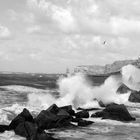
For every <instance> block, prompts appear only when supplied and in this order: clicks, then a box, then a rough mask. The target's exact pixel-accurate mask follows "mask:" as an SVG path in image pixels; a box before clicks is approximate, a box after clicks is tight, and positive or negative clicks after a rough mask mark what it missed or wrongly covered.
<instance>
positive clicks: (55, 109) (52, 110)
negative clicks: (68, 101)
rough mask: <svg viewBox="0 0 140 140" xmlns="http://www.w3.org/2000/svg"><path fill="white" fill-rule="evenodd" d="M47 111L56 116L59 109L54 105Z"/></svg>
mask: <svg viewBox="0 0 140 140" xmlns="http://www.w3.org/2000/svg"><path fill="white" fill-rule="evenodd" d="M47 111H48V112H51V113H53V114H57V113H58V111H59V107H58V106H57V105H56V104H53V105H51V106H50V107H49V108H48V109H47Z"/></svg>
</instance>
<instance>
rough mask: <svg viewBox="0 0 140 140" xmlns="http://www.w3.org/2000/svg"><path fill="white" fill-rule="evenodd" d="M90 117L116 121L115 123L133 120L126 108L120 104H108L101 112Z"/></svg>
mask: <svg viewBox="0 0 140 140" xmlns="http://www.w3.org/2000/svg"><path fill="white" fill-rule="evenodd" d="M91 117H101V118H102V119H111V120H117V121H134V120H135V118H133V117H132V116H131V115H130V114H129V112H128V110H127V108H126V107H125V106H124V105H123V104H121V105H118V104H115V103H112V104H109V105H107V106H106V108H105V109H104V110H103V111H100V112H96V113H94V114H92V115H91Z"/></svg>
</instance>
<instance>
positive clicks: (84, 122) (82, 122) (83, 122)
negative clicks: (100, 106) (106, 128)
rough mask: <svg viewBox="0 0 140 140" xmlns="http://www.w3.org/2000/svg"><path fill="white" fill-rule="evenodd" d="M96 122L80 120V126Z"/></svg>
mask: <svg viewBox="0 0 140 140" xmlns="http://www.w3.org/2000/svg"><path fill="white" fill-rule="evenodd" d="M93 123H94V122H92V121H86V120H80V121H79V122H78V126H88V125H91V124H93Z"/></svg>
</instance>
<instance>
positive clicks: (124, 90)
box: [117, 83, 132, 94]
mask: <svg viewBox="0 0 140 140" xmlns="http://www.w3.org/2000/svg"><path fill="white" fill-rule="evenodd" d="M129 91H132V90H131V89H130V88H129V87H127V86H126V85H125V84H124V83H122V84H121V85H120V86H119V88H118V89H117V93H120V94H124V93H127V92H129Z"/></svg>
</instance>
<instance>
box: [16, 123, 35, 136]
mask: <svg viewBox="0 0 140 140" xmlns="http://www.w3.org/2000/svg"><path fill="white" fill-rule="evenodd" d="M14 131H15V134H17V135H20V136H22V137H26V138H32V137H33V136H34V135H36V133H37V125H36V124H33V123H31V122H23V123H20V124H19V125H18V126H17V127H16V128H15V130H14Z"/></svg>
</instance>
